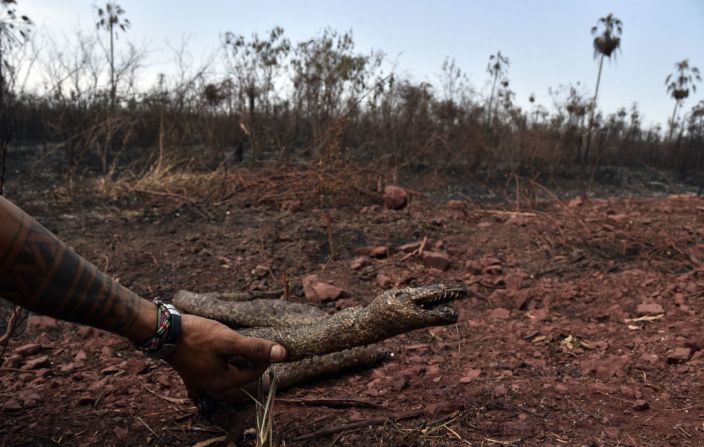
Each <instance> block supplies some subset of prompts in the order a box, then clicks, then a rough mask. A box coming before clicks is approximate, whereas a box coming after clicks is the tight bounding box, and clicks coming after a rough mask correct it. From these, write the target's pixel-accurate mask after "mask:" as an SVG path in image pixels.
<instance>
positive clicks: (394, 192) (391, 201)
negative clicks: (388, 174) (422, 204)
mask: <svg viewBox="0 0 704 447" xmlns="http://www.w3.org/2000/svg"><path fill="white" fill-rule="evenodd" d="M407 204H408V192H406V190H405V189H403V188H401V187H399V186H394V185H389V186H387V187H386V188H384V206H385V207H386V208H387V209H390V210H400V209H402V208H403V207H405V206H406V205H407Z"/></svg>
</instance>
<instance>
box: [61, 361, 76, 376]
mask: <svg viewBox="0 0 704 447" xmlns="http://www.w3.org/2000/svg"><path fill="white" fill-rule="evenodd" d="M74 369H76V364H75V363H74V362H69V363H62V364H61V365H60V366H59V371H61V372H62V373H70V372H72V371H73V370H74Z"/></svg>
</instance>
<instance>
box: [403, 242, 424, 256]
mask: <svg viewBox="0 0 704 447" xmlns="http://www.w3.org/2000/svg"><path fill="white" fill-rule="evenodd" d="M420 244H421V241H415V242H409V243H407V244H403V245H399V246H398V251H402V252H404V253H411V252H413V251H416V250H418V249H419V248H420Z"/></svg>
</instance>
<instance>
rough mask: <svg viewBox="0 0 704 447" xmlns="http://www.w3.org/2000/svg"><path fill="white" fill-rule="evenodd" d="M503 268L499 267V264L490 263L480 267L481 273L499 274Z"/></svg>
mask: <svg viewBox="0 0 704 447" xmlns="http://www.w3.org/2000/svg"><path fill="white" fill-rule="evenodd" d="M502 271H503V269H502V268H501V265H499V264H492V265H488V266H486V267H484V269H482V274H483V275H500V274H501V272H502Z"/></svg>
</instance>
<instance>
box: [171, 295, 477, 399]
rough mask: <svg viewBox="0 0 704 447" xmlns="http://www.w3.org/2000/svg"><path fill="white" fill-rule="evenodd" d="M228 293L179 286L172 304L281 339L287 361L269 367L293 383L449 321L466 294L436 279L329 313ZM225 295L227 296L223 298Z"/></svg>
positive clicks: (362, 360) (366, 358) (370, 357)
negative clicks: (242, 298) (239, 299)
mask: <svg viewBox="0 0 704 447" xmlns="http://www.w3.org/2000/svg"><path fill="white" fill-rule="evenodd" d="M228 296H231V294H230V295H225V294H222V295H221V294H216V293H210V294H197V293H192V292H188V291H180V292H178V293H177V294H176V296H175V297H174V304H175V305H176V306H177V307H179V308H180V309H181V310H183V311H185V312H187V313H192V314H196V315H200V316H203V317H206V318H211V319H214V320H218V321H221V322H222V323H225V324H227V325H229V326H231V327H235V328H242V327H245V328H246V329H239V331H240V332H241V333H242V334H244V335H247V336H251V337H259V338H265V339H269V340H273V341H276V342H277V343H280V344H281V345H282V346H284V348H286V352H287V360H286V361H287V362H291V363H284V364H278V365H275V366H274V367H273V370H274V372H275V373H276V374H277V376H278V377H279V384H280V385H279V386H284V387H285V386H291V385H294V384H296V383H300V382H302V381H305V380H309V379H311V378H313V377H316V376H318V375H322V374H329V373H334V372H336V371H339V370H341V369H345V368H348V367H351V366H355V365H359V364H367V363H371V362H374V361H376V360H378V359H379V358H381V356H382V354H381V351H380V350H379V349H378V348H376V347H375V346H368V345H372V344H374V343H377V342H379V341H382V340H384V339H386V338H389V337H393V336H395V335H399V334H402V333H405V332H409V331H411V330H414V329H419V328H423V327H428V326H438V325H447V324H452V323H454V322H456V321H457V318H458V315H457V312H456V311H455V310H454V309H453V308H452V307H451V306H449V303H450V302H451V301H455V300H458V299H461V298H464V297H465V296H466V290H465V288H464V287H463V286H454V285H450V286H448V285H444V284H436V285H431V286H423V287H408V288H403V289H391V290H387V291H385V292H383V293H381V294H380V295H378V296H377V297H376V298H375V299H374V300H373V301H372V302H371V303H370V304H369V305H367V306H358V307H351V308H347V309H344V310H341V311H339V312H337V313H335V314H333V315H329V314H328V313H327V312H325V311H323V310H321V309H319V308H317V307H315V306H310V305H306V304H299V303H291V302H288V301H283V300H271V299H254V300H251V301H245V302H233V301H228V300H226V299H227V298H228ZM223 298H225V299H223Z"/></svg>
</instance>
